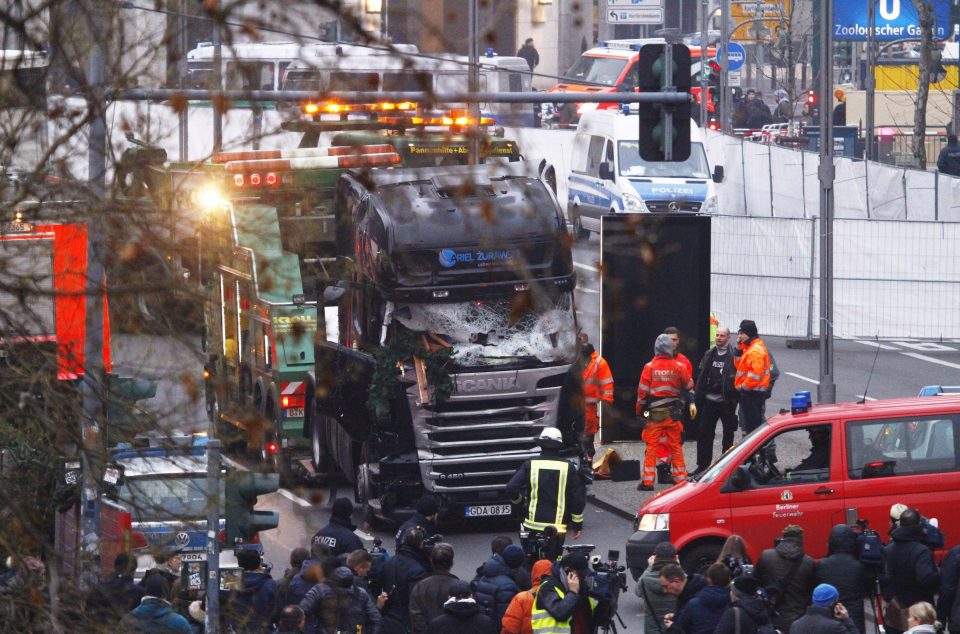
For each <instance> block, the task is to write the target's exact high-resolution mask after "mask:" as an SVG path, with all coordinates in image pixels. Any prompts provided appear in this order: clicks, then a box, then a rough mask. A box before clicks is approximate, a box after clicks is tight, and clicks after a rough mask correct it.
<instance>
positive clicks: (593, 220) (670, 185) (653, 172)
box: [567, 110, 723, 239]
mask: <svg viewBox="0 0 960 634" xmlns="http://www.w3.org/2000/svg"><path fill="white" fill-rule="evenodd" d="M638 119H639V117H638V116H637V115H636V114H624V113H622V112H621V111H619V110H594V111H592V112H586V113H584V115H583V116H582V117H581V118H580V123H579V124H578V125H577V134H576V136H575V137H574V144H573V158H572V160H571V165H570V177H569V186H568V188H567V220H568V221H570V222H572V223H573V227H574V234H575V236H576V237H577V238H578V239H584V238H587V237H588V236H589V235H590V232H591V231H597V232H599V231H600V216H602V215H603V214H607V213H642V212H674V211H685V212H695V213H707V214H709V213H716V212H717V211H718V203H717V189H716V183H720V182H722V181H723V167H720V166H717V167H716V168H714V170H713V171H712V172H711V170H710V163H709V162H708V161H707V153H706V150H705V149H704V137H703V132H702V131H701V130H700V128H699V127H698V126H697V124H696V123H694V122H693V121H691V122H690V145H691V147H690V158H688V159H687V160H686V161H677V162H647V161H644V160H643V159H642V158H640V146H639V142H638V140H637V139H638V137H639V130H640V123H639V120H638Z"/></svg>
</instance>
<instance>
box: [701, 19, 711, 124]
mask: <svg viewBox="0 0 960 634" xmlns="http://www.w3.org/2000/svg"><path fill="white" fill-rule="evenodd" d="M709 18H710V2H709V0H701V2H700V128H701V129H703V128H706V127H707V90H708V84H707V64H709V59H710V58H709V56H708V55H707V30H708V28H709Z"/></svg>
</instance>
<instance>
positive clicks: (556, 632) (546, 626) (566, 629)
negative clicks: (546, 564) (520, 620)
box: [530, 585, 597, 634]
mask: <svg viewBox="0 0 960 634" xmlns="http://www.w3.org/2000/svg"><path fill="white" fill-rule="evenodd" d="M542 588H543V586H542V585H541V586H540V588H538V589H537V592H538V593H539V592H540V590H541V589H542ZM553 591H554V592H556V593H557V596H559V597H560V598H561V599H563V597H564V594H565V593H564V592H563V590H561V589H560V588H558V587H556V586H553ZM588 600H589V601H590V612H591V614H592V613H593V612H594V611H595V610H596V609H597V600H596V599H594V598H593V597H588ZM572 621H573V617H572V616H571V617H570V618H569V619H567V620H566V621H558V620H556V619H555V618H553V616H551V615H550V613H549V612H547V611H546V610H545V609H543V608H541V607H540V603H539V602H538V601H537V598H536V597H535V598H534V600H533V612H531V614H530V629H531V631H532V632H533V634H570V625H571V624H572Z"/></svg>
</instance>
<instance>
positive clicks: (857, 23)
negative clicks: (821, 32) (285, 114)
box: [833, 0, 953, 42]
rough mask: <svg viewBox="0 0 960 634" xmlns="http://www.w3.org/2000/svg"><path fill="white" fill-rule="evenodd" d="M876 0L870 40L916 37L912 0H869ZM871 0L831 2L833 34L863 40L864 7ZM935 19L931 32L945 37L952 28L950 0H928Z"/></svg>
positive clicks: (917, 21)
mask: <svg viewBox="0 0 960 634" xmlns="http://www.w3.org/2000/svg"><path fill="white" fill-rule="evenodd" d="M872 1H875V2H876V3H877V9H876V27H875V29H874V32H873V38H874V40H876V41H878V42H880V41H892V40H911V39H920V18H919V17H918V15H917V8H916V7H915V6H914V4H913V0H872ZM870 2H871V0H841V1H837V2H834V3H833V38H834V39H835V40H846V41H853V40H856V41H861V42H862V41H866V39H867V33H868V32H869V30H870V29H869V20H868V7H869V5H870ZM932 4H933V11H934V13H935V15H936V18H937V22H936V24H935V25H934V27H933V36H934V38H936V39H938V40H943V39H946V38H947V36H948V35H950V33H952V32H953V26H952V25H951V24H950V0H932Z"/></svg>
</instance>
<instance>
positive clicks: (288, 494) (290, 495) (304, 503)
mask: <svg viewBox="0 0 960 634" xmlns="http://www.w3.org/2000/svg"><path fill="white" fill-rule="evenodd" d="M279 493H280V495H282V496H283V497H285V498H287V499H288V500H290V501H291V502H293V503H294V504H299V505H300V506H306V507H311V506H313V504H310V502H308V501H307V500H304V499H303V498H302V497H300V496H299V495H297V494H295V493H291V492H290V491H287V490H286V489H280V491H279Z"/></svg>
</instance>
